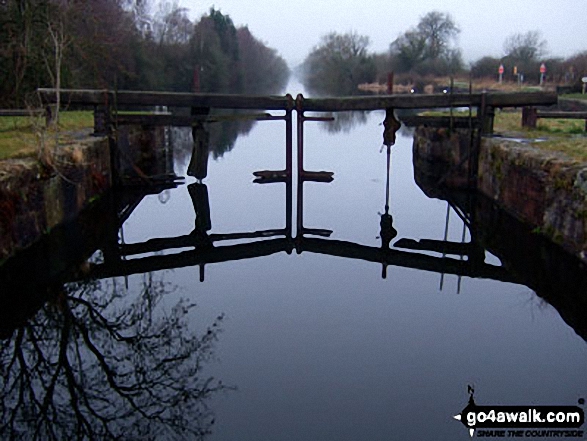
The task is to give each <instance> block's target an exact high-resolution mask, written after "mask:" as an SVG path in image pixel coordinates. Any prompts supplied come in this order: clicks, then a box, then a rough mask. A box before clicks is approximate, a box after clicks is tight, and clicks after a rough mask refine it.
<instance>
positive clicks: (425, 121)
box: [400, 116, 479, 129]
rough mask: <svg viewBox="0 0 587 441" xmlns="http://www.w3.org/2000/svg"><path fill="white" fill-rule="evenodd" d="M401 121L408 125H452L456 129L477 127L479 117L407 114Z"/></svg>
mask: <svg viewBox="0 0 587 441" xmlns="http://www.w3.org/2000/svg"><path fill="white" fill-rule="evenodd" d="M400 121H401V122H402V123H404V124H405V125H406V126H408V127H417V126H427V127H450V126H451V123H452V127H453V128H456V129H468V128H469V127H473V128H476V127H477V126H479V119H478V118H476V117H472V118H470V119H469V118H468V117H466V116H457V117H453V118H452V121H451V117H450V116H405V117H402V118H400Z"/></svg>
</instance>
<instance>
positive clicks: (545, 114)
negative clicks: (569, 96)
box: [536, 111, 587, 119]
mask: <svg viewBox="0 0 587 441" xmlns="http://www.w3.org/2000/svg"><path fill="white" fill-rule="evenodd" d="M536 117H537V118H560V119H587V112H558V111H557V112H555V111H552V112H550V111H539V112H538V114H537V115H536Z"/></svg>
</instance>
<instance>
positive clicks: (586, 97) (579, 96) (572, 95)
mask: <svg viewBox="0 0 587 441" xmlns="http://www.w3.org/2000/svg"><path fill="white" fill-rule="evenodd" d="M560 98H562V99H565V98H568V99H571V100H586V101H587V93H568V94H565V95H561V96H560Z"/></svg>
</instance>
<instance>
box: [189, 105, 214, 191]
mask: <svg viewBox="0 0 587 441" xmlns="http://www.w3.org/2000/svg"><path fill="white" fill-rule="evenodd" d="M209 112H210V109H209V108H199V107H192V111H191V113H192V116H202V117H204V116H206V115H208V113H209ZM192 138H193V142H194V147H193V149H192V157H191V159H190V164H189V165H188V170H187V174H188V175H189V176H194V177H195V178H196V179H200V180H202V179H204V178H205V177H206V176H208V155H209V153H210V152H209V145H208V144H209V143H210V135H209V133H208V131H207V130H206V128H205V127H204V122H203V121H195V122H194V123H193V126H192Z"/></svg>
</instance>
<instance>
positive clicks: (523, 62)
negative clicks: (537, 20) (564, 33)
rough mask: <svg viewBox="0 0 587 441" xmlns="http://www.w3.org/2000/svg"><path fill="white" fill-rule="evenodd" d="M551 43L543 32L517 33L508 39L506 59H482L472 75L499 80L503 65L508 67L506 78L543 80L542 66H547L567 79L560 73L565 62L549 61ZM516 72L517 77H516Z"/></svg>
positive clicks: (505, 71) (473, 67)
mask: <svg viewBox="0 0 587 441" xmlns="http://www.w3.org/2000/svg"><path fill="white" fill-rule="evenodd" d="M546 48H547V43H546V40H544V39H543V38H542V35H541V33H540V31H536V30H534V31H528V32H526V33H515V34H512V35H510V36H508V37H507V38H506V39H505V41H504V44H503V51H504V56H503V57H501V58H494V57H488V56H486V57H482V58H481V59H479V60H477V61H476V62H474V63H473V64H472V65H471V74H472V76H473V77H474V78H481V77H497V75H498V73H497V70H498V68H499V66H500V65H503V66H504V74H503V78H504V79H505V80H514V81H515V80H517V79H518V78H517V76H516V74H520V75H523V76H524V79H525V80H526V81H528V80H529V81H532V82H538V81H539V80H540V65H541V64H542V63H543V62H544V63H545V64H546V65H547V67H548V69H549V72H551V73H553V74H556V75H557V76H558V77H561V76H564V74H563V73H562V72H561V71H560V69H561V67H560V66H561V60H559V59H556V58H552V59H549V60H545V59H543V58H542V57H543V56H544V55H545V54H546ZM514 69H515V71H516V74H514Z"/></svg>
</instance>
